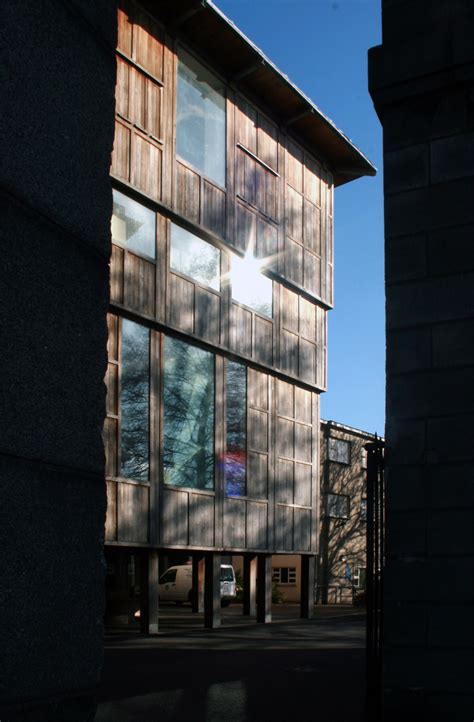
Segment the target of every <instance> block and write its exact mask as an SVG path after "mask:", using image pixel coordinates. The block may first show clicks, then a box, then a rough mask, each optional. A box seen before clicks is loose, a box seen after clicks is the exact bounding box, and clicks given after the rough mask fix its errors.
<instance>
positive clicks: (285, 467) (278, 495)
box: [275, 458, 294, 504]
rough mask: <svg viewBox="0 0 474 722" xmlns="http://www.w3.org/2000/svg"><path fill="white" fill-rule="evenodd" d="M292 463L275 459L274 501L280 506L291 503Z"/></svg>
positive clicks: (292, 484)
mask: <svg viewBox="0 0 474 722" xmlns="http://www.w3.org/2000/svg"><path fill="white" fill-rule="evenodd" d="M293 486H294V463H293V461H289V460H288V459H280V458H278V459H277V462H276V475H275V500H276V502H277V503H278V502H280V503H281V504H292V503H293Z"/></svg>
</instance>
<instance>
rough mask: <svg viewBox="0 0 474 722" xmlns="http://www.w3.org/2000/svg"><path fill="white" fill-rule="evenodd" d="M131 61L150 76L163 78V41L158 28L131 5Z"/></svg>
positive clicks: (141, 11) (143, 12)
mask: <svg viewBox="0 0 474 722" xmlns="http://www.w3.org/2000/svg"><path fill="white" fill-rule="evenodd" d="M132 12H133V31H132V34H133V42H132V59H133V60H134V61H135V62H136V63H137V64H138V65H141V66H142V68H145V70H147V71H148V72H149V73H150V74H151V75H154V76H155V77H156V78H159V79H160V80H161V79H162V78H163V39H162V31H161V28H160V26H159V25H158V24H157V23H156V22H155V21H154V20H153V18H152V17H151V16H150V15H149V14H148V13H147V12H146V11H145V10H142V9H141V8H140V7H138V6H137V5H135V4H134V5H133V9H132Z"/></svg>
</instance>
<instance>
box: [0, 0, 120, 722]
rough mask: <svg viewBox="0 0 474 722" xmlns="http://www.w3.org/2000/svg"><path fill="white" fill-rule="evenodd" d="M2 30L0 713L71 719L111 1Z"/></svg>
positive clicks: (93, 384)
mask: <svg viewBox="0 0 474 722" xmlns="http://www.w3.org/2000/svg"><path fill="white" fill-rule="evenodd" d="M2 28H3V41H2V48H1V64H2V67H4V68H11V69H12V72H9V73H8V72H7V73H4V76H3V79H2V104H3V106H4V108H5V109H8V111H7V112H5V113H4V114H3V118H2V133H3V137H4V139H5V141H4V143H3V147H2V162H1V164H0V188H1V192H0V195H1V205H2V213H3V219H2V223H1V229H2V230H1V231H0V235H1V236H2V237H1V239H0V244H1V247H2V255H3V258H2V263H1V266H0V307H1V309H2V311H1V314H2V315H1V326H2V342H1V351H0V356H1V360H0V364H1V369H2V381H1V392H0V407H1V409H2V412H1V415H0V486H1V489H2V502H1V503H2V521H1V524H0V535H1V550H2V553H1V557H0V578H1V580H2V587H3V590H4V591H5V592H6V597H7V599H6V602H5V603H4V604H3V606H2V626H3V628H4V629H5V630H8V631H6V633H5V634H4V635H3V639H2V644H1V645H0V669H1V670H2V684H1V691H0V707H1V708H2V713H1V714H0V717H1V718H2V719H10V718H12V719H13V718H16V710H17V709H18V705H20V704H21V705H22V706H21V710H22V711H21V715H22V716H24V717H25V718H26V717H28V718H30V719H38V720H39V719H48V720H50V721H51V722H55V721H56V720H64V719H68V720H71V722H73V721H74V720H76V719H77V720H84V719H89V717H90V716H91V715H92V714H93V711H94V708H95V704H94V700H93V697H94V695H93V690H94V688H95V686H96V685H97V683H98V680H99V675H100V669H101V664H102V646H103V642H102V639H103V629H102V619H103V612H104V576H105V568H104V557H103V543H104V522H105V509H106V491H105V473H104V447H103V443H102V438H101V432H102V425H103V420H104V417H105V390H104V383H103V379H104V374H105V371H106V367H107V351H106V344H107V326H106V313H107V308H108V300H109V265H108V264H109V258H110V217H111V213H112V191H111V184H110V177H109V168H110V158H111V151H112V145H113V137H114V135H113V134H114V106H115V101H114V89H115V65H116V64H115V57H114V48H115V42H116V33H117V22H116V3H115V2H113V1H112V0H102V1H101V2H99V3H93V4H91V3H84V2H79V1H78V0H71V1H70V2H67V3H61V2H59V3H58V2H54V3H51V2H48V3H46V4H44V3H37V2H34V0H24V1H23V2H21V3H16V2H11V3H5V4H3V6H2ZM20 75H21V78H22V80H19V78H20ZM44 630H49V632H50V633H48V634H46V635H45V633H44ZM85 690H88V691H85ZM26 700H38V701H37V702H33V701H32V702H25V701H26ZM19 714H20V713H19Z"/></svg>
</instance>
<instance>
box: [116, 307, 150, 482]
mask: <svg viewBox="0 0 474 722" xmlns="http://www.w3.org/2000/svg"><path fill="white" fill-rule="evenodd" d="M149 400H150V331H149V329H148V328H146V327H145V326H141V325H140V324H138V323H133V321H128V320H127V319H125V318H124V319H122V376H121V394H120V409H121V426H120V476H124V477H126V478H128V479H137V480H147V479H148V478H149V469H150V463H149V456H150V453H149V404H150V401H149Z"/></svg>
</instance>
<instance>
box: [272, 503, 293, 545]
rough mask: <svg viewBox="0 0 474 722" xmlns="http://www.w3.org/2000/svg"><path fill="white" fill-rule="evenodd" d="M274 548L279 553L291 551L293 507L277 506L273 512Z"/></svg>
mask: <svg viewBox="0 0 474 722" xmlns="http://www.w3.org/2000/svg"><path fill="white" fill-rule="evenodd" d="M275 547H276V548H277V549H278V550H280V551H291V550H292V549H293V507H291V506H282V505H281V504H277V506H276V511H275Z"/></svg>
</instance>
